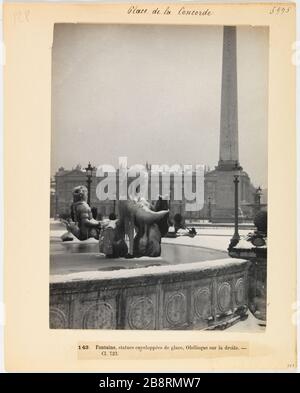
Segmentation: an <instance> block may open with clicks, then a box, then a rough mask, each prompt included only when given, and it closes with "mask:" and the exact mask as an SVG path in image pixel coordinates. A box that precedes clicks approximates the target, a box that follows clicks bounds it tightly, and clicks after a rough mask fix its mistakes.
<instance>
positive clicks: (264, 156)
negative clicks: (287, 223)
mask: <svg viewBox="0 0 300 393" xmlns="http://www.w3.org/2000/svg"><path fill="white" fill-rule="evenodd" d="M268 53H269V29H268V27H263V26H259V27H258V26H245V25H243V26H236V25H218V26H217V25H211V26H209V25H194V26H193V25H171V24H170V25H163V24H161V25H154V24H153V25H150V24H149V25H147V24H84V23H55V25H54V31H53V45H52V69H51V72H52V75H51V173H50V221H49V225H50V239H49V241H50V256H49V264H50V276H49V291H50V304H49V326H50V328H51V329H115V330H117V329H127V330H135V329H139V330H206V331H209V330H224V331H225V332H226V333H227V332H228V334H229V333H230V332H251V333H252V332H255V333H264V332H265V328H266V325H267V321H268V315H267V311H266V307H267V306H266V305H267V271H268V268H267V265H268V264H267V246H268V231H267V211H268V80H269V71H268V70H269V64H268V63H269V57H268Z"/></svg>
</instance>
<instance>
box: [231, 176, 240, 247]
mask: <svg viewBox="0 0 300 393" xmlns="http://www.w3.org/2000/svg"><path fill="white" fill-rule="evenodd" d="M239 182H240V181H239V175H234V180H233V183H234V234H233V237H232V239H231V240H234V241H237V242H238V241H239V240H240V235H239Z"/></svg>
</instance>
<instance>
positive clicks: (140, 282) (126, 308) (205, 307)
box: [50, 258, 249, 330]
mask: <svg viewBox="0 0 300 393" xmlns="http://www.w3.org/2000/svg"><path fill="white" fill-rule="evenodd" d="M248 271H249V262H247V261H245V260H241V259H231V258H229V259H222V260H220V259H219V260H215V261H209V262H198V263H189V264H181V265H172V266H154V267H148V268H138V269H122V270H118V271H110V272H82V273H73V274H67V275H57V276H52V277H51V283H50V327H51V328H54V329H152V330H155V329H160V330H161V329H182V330H183V329H214V328H225V327H226V326H228V324H232V323H234V322H236V321H238V320H240V319H241V318H245V317H246V314H247V305H248V295H247V294H248Z"/></svg>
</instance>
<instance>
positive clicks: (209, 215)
mask: <svg viewBox="0 0 300 393" xmlns="http://www.w3.org/2000/svg"><path fill="white" fill-rule="evenodd" d="M208 221H209V222H211V197H210V196H209V197H208Z"/></svg>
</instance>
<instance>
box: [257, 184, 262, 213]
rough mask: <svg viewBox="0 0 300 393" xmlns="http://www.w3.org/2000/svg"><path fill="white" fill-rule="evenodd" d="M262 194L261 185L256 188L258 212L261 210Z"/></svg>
mask: <svg viewBox="0 0 300 393" xmlns="http://www.w3.org/2000/svg"><path fill="white" fill-rule="evenodd" d="M261 195H262V189H261V187H258V188H257V189H256V203H257V211H258V212H259V211H260V198H261Z"/></svg>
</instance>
